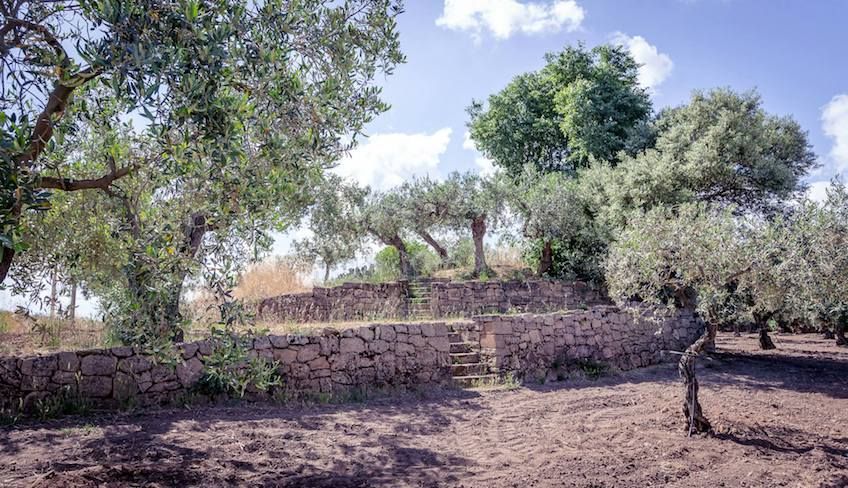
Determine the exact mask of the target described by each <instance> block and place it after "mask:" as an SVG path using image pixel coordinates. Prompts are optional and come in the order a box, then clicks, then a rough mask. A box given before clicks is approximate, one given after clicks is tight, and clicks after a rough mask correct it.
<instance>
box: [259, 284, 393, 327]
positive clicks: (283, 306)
mask: <svg viewBox="0 0 848 488" xmlns="http://www.w3.org/2000/svg"><path fill="white" fill-rule="evenodd" d="M408 295H409V292H408V287H407V283H406V282H397V283H379V284H371V283H345V284H344V285H341V286H336V287H332V288H320V287H316V288H313V289H312V291H310V292H307V293H297V294H291V295H281V296H278V297H274V298H267V299H265V300H262V301H261V302H260V303H259V304H258V308H257V312H258V314H259V316H260V317H262V318H264V319H266V320H274V321H279V322H328V321H349V320H373V319H386V318H401V317H406V315H407V307H408V301H409V300H408V298H407V297H408Z"/></svg>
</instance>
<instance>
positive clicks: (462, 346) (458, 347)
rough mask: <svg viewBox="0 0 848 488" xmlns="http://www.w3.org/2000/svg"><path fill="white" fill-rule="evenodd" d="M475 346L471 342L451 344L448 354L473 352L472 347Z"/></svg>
mask: <svg viewBox="0 0 848 488" xmlns="http://www.w3.org/2000/svg"><path fill="white" fill-rule="evenodd" d="M475 345H476V344H475V343H473V342H451V345H450V352H451V354H456V353H461V352H474V346H475Z"/></svg>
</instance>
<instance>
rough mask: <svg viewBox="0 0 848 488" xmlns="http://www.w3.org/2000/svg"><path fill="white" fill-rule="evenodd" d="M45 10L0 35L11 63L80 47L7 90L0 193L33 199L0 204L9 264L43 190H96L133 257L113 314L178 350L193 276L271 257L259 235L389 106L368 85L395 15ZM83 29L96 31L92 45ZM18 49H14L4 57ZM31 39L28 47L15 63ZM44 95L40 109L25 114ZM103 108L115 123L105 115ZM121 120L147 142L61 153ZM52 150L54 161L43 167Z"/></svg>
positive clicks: (391, 41)
mask: <svg viewBox="0 0 848 488" xmlns="http://www.w3.org/2000/svg"><path fill="white" fill-rule="evenodd" d="M44 5H46V7H45V8H46V9H47V10H38V9H35V10H32V9H22V10H20V11H18V12H15V13H13V14H14V15H12V17H15V16H17V17H15V18H19V17H22V16H23V17H26V18H28V19H29V20H28V21H27V22H9V23H8V24H5V25H4V28H2V29H0V33H2V34H3V35H5V36H7V37H4V38H3V39H4V40H3V42H4V43H6V44H4V46H5V47H4V50H3V55H4V59H3V62H4V63H5V64H4V66H6V67H9V66H11V68H7V69H10V70H11V69H20V67H21V66H22V64H21V63H33V57H32V55H34V54H37V53H43V51H44V49H39V48H38V46H41V45H42V44H43V43H44V42H46V41H44V39H45V38H47V39H54V40H55V39H58V40H60V41H66V42H60V44H61V46H59V47H57V48H56V49H55V51H57V52H58V49H59V48H62V49H64V46H65V45H73V46H77V51H78V52H77V53H76V54H74V55H70V54H67V53H63V54H62V55H61V56H60V55H59V54H57V56H58V58H57V59H59V61H61V63H64V64H61V67H62V69H56V70H52V71H51V70H47V69H39V70H35V71H34V72H35V74H34V75H32V76H34V78H32V79H31V80H29V81H27V82H23V81H21V82H20V83H19V84H18V85H15V86H16V87H17V88H18V89H19V90H21V91H26V92H27V93H33V95H32V96H28V97H27V100H26V103H24V102H23V101H21V100H20V99H19V100H17V102H16V101H15V100H11V101H9V100H5V101H4V107H3V108H4V112H9V111H15V110H17V113H18V115H16V116H15V117H12V116H11V115H9V116H6V117H5V119H4V123H6V125H5V126H4V127H5V129H4V134H5V135H4V137H6V139H4V140H6V141H11V142H9V143H8V144H4V146H3V147H4V153H3V154H4V161H5V162H6V164H7V166H6V168H7V169H9V168H11V169H10V170H9V171H10V172H11V173H10V174H11V175H12V176H13V178H11V179H7V180H4V183H6V184H7V189H8V188H11V189H12V190H14V191H13V192H12V193H11V194H13V195H29V194H32V195H35V196H37V197H38V198H37V199H36V200H37V203H36V204H32V205H30V204H29V203H27V199H26V198H17V197H15V198H13V199H12V200H14V201H12V205H8V206H6V207H4V208H5V209H6V210H5V211H4V212H5V213H4V219H5V220H4V222H6V223H7V224H8V225H7V226H6V227H4V233H6V235H7V236H12V237H10V238H9V239H7V241H5V244H4V245H6V248H7V249H6V250H4V255H3V260H4V262H5V261H6V260H7V259H8V260H9V262H11V256H12V255H13V254H14V252H17V251H19V250H21V249H22V247H21V245H20V243H21V241H20V239H19V238H18V237H15V236H19V235H20V229H19V225H20V221H21V220H20V219H21V215H22V212H23V211H24V210H26V209H27V208H37V209H41V208H46V206H47V205H49V195H47V194H46V193H45V191H44V190H45V189H47V188H51V189H56V190H65V191H71V190H83V189H88V190H96V192H94V193H92V195H93V196H91V197H89V198H98V199H102V201H103V202H104V203H103V207H102V208H103V209H104V211H107V212H109V213H111V215H112V216H115V217H117V219H118V220H120V223H119V224H118V227H116V229H115V232H116V235H117V237H118V238H119V239H120V240H121V241H122V242H123V244H122V246H123V248H124V249H125V250H126V256H127V261H126V265H125V266H123V267H122V270H123V276H124V279H125V281H123V282H122V283H121V284H116V286H115V287H113V288H112V292H113V293H111V294H110V295H111V297H112V300H111V303H112V304H114V305H115V306H114V307H111V308H110V310H111V311H112V312H114V314H113V317H114V321H115V322H120V323H121V324H123V326H122V327H121V328H122V329H125V330H136V329H139V330H142V329H143V330H144V331H146V332H144V334H143V335H146V336H151V335H152V336H155V335H169V336H171V337H173V338H174V339H177V340H179V339H180V337H181V332H180V331H179V329H180V328H179V325H180V324H181V322H182V319H181V316H180V313H179V303H180V297H181V294H182V287H183V284H184V282H185V281H186V279H187V277H188V276H190V275H191V274H194V273H195V272H197V271H199V270H198V266H200V265H201V264H203V263H204V262H206V260H208V259H210V258H211V257H215V256H218V257H220V256H224V255H227V254H228V253H240V254H242V255H246V254H247V251H246V248H247V247H262V246H267V244H268V239H267V235H266V234H265V231H266V230H268V229H271V228H277V229H284V228H285V227H287V226H288V225H290V224H291V223H292V222H294V221H296V220H297V218H299V217H300V216H301V215H302V213H303V210H304V208H305V207H306V205H307V204H308V203H309V202H310V201H311V199H312V194H311V189H312V188H313V187H314V186H315V185H316V184H317V183H318V181H319V177H320V175H321V173H322V171H323V170H324V169H325V168H328V167H330V166H332V165H333V164H334V163H335V162H336V161H337V160H338V159H339V158H340V157H341V156H342V155H343V154H344V153H345V152H346V151H347V150H349V149H350V148H351V147H352V145H353V144H355V143H356V141H357V136H358V134H359V133H360V131H361V129H362V127H363V125H364V124H366V123H367V122H369V121H370V120H371V119H372V118H373V117H374V116H375V115H376V114H377V113H379V112H381V111H382V110H384V109H385V108H386V106H385V105H384V104H383V103H382V102H381V101H380V99H379V93H380V90H379V88H378V87H376V86H374V80H375V77H376V76H377V75H378V74H380V73H390V72H391V71H392V67H393V66H394V65H395V64H396V63H398V62H400V61H402V60H403V58H402V55H401V54H400V52H399V50H398V40H397V33H396V30H395V28H396V26H395V20H394V18H395V16H396V15H397V13H398V12H399V8H398V6H397V5H396V4H395V3H394V2H391V1H389V0H386V1H379V0H358V1H354V0H350V1H344V2H335V1H325V0H312V1H306V2H284V1H271V2H262V3H256V2H247V1H245V2H242V1H221V2H201V1H194V0H186V1H182V2H174V3H165V4H163V3H161V2H150V1H120V0H111V1H107V2H98V3H96V4H91V3H87V2H86V3H81V4H77V3H76V2H51V3H49V4H44ZM39 8H40V7H39ZM36 10H38V11H36ZM69 16H70V17H72V18H73V21H70V20H68V17H69ZM39 22H40V24H39ZM38 25H41V27H37V26H38ZM8 26H14V27H8ZM77 26H86V27H91V28H94V29H95V30H96V31H97V35H93V36H92V37H91V38H90V39H84V38H82V37H80V36H82V35H83V34H82V32H83V31H82V30H76V27H77ZM85 32H88V31H85ZM75 35H77V36H76V37H74V36H75ZM8 36H12V37H8ZM15 36H17V37H15ZM10 39H15V40H16V41H15V42H17V43H21V42H23V48H18V47H15V48H10V47H9V44H8V42H10ZM29 41H32V42H33V43H35V47H32V50H33V53H30V54H26V55H19V51H17V50H18V49H27V48H29V47H28V46H27V42H29ZM73 41H79V42H73ZM47 44H48V45H50V44H52V41H51V42H48V43H47ZM6 48H9V49H6ZM63 60H66V61H63ZM76 60H80V61H79V62H82V63H85V65H84V66H78V65H77V61H76ZM47 61H51V62H56V61H55V60H54V59H52V58H51V59H50V60H47ZM39 62H42V61H39ZM43 62H46V61H43ZM39 66H41V65H39ZM51 66H53V65H51ZM27 73H29V72H27ZM45 76H55V77H57V78H56V79H55V80H52V79H51V80H48V81H50V83H48V82H47V81H45V80H44V77H45ZM51 83H52V85H51ZM48 85H50V86H48ZM42 86H43V87H46V88H45V89H44V90H43V100H42V101H41V106H42V108H41V109H36V112H37V113H38V114H41V115H38V116H37V117H29V116H28V113H29V112H28V111H29V110H30V108H31V107H33V106H38V103H39V100H40V99H39V98H38V97H37V96H36V95H37V94H38V93H41V92H38V90H36V88H37V87H42ZM51 86H52V88H51ZM5 93H6V92H4V94H5ZM71 93H76V94H77V95H78V97H76V98H75V99H74V98H71ZM104 101H105V102H104ZM7 102H8V103H7ZM18 102H20V103H18ZM104 103H106V105H107V106H109V107H114V108H115V110H114V113H111V114H108V115H109V116H101V115H102V114H100V107H102V106H103V105H104ZM57 104H58V105H57ZM63 113H67V114H68V115H66V118H65V119H61V120H64V121H66V122H67V130H66V131H65V132H66V133H67V136H68V137H57V138H53V140H52V141H51V140H50V137H51V135H53V134H54V133H55V134H57V135H58V134H60V133H62V132H61V131H59V129H63V130H64V128H65V127H64V126H62V127H60V126H59V125H57V120H60V119H59V116H60V115H61V114H63ZM127 114H130V115H140V116H143V117H146V118H147V119H148V125H147V130H146V133H145V134H144V135H141V134H139V133H138V132H137V131H134V132H133V133H132V134H124V135H125V136H126V137H123V136H122V137H116V142H110V143H109V144H97V143H96V142H92V143H91V144H87V145H86V144H83V145H82V149H81V150H66V148H64V147H63V146H64V144H63V141H69V140H73V141H79V140H83V141H84V140H86V139H90V140H91V141H97V140H98V139H102V138H103V137H107V136H110V137H111V135H115V134H117V135H120V134H121V132H120V131H119V130H118V129H117V126H118V125H119V124H120V123H121V121H122V120H124V119H125V118H126V116H127ZM69 115H70V116H71V117H68V116H69ZM93 121H96V123H95V122H93ZM57 131H59V132H57ZM343 136H344V137H343ZM48 141H50V143H51V145H52V146H55V149H56V150H57V151H59V152H60V153H63V154H62V157H52V156H51V154H52V153H53V152H54V151H53V149H54V148H51V147H48ZM65 144H68V143H67V142H65ZM75 146H76V145H75ZM45 148H48V149H51V150H50V151H44V149H45ZM71 149H75V148H71ZM102 168H105V169H102ZM98 169H102V171H101V172H100V173H102V172H103V171H105V176H97V175H98V174H100V173H98V171H97V170H98ZM10 181H11V182H12V183H11V184H9V182H10ZM10 191H11V190H10ZM4 195H6V196H8V195H9V193H4ZM6 196H4V197H3V198H6ZM27 198H28V197H27ZM33 198H35V197H33ZM36 200H33V201H36ZM39 202H40V203H39ZM16 239H17V240H16ZM16 243H17V244H16ZM9 245H11V247H9ZM7 250H10V252H6V251H7ZM4 274H5V271H4ZM121 285H125V286H121Z"/></svg>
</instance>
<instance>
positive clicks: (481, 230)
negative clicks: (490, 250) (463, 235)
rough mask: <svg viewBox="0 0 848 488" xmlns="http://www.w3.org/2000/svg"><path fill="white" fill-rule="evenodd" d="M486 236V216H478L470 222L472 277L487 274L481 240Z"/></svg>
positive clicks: (487, 267)
mask: <svg viewBox="0 0 848 488" xmlns="http://www.w3.org/2000/svg"><path fill="white" fill-rule="evenodd" d="M485 236H486V216H485V215H478V216H477V217H474V219H473V220H472V221H471V238H472V239H473V240H474V276H480V275H481V274H483V273H488V272H489V265H488V264H486V253H485V248H484V247H483V238H484V237H485Z"/></svg>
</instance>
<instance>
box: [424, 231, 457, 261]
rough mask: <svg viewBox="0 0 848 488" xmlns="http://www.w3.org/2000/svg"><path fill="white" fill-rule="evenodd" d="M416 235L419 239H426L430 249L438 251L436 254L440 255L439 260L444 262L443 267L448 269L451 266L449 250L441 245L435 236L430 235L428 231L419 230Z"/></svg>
mask: <svg viewBox="0 0 848 488" xmlns="http://www.w3.org/2000/svg"><path fill="white" fill-rule="evenodd" d="M416 233H417V234H418V236H419V237H421V238H422V239H424V242H426V243H427V244H428V245H429V246H430V247H432V248H433V250H434V251H436V254H438V255H439V259H441V260H442V266H445V267H447V266H449V265H450V257H449V256H448V250H447V249H445V248H444V246H442V245H441V244H439V242H438V241H437V240H436V239H434V238H433V236H432V235H430V233H429V232H427V231H426V230H419V231H417V232H416Z"/></svg>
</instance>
